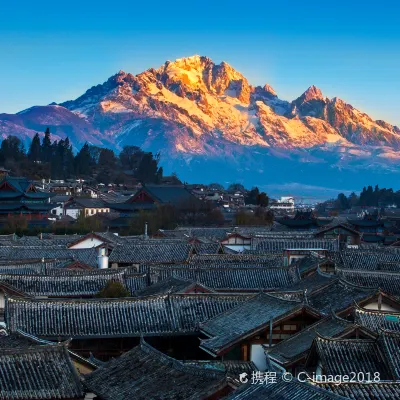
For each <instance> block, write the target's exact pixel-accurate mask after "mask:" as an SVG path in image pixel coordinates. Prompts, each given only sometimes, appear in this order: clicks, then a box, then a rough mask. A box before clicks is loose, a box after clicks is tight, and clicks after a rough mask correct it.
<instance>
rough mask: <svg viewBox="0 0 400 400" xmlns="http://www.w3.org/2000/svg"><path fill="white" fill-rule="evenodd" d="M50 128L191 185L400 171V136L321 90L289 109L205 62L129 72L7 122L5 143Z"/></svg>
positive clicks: (2, 125) (268, 92)
mask: <svg viewBox="0 0 400 400" xmlns="http://www.w3.org/2000/svg"><path fill="white" fill-rule="evenodd" d="M48 125H50V126H51V127H52V129H53V131H55V133H56V134H57V135H59V136H62V137H63V136H65V135H69V136H70V138H71V140H72V142H73V143H74V144H75V145H76V146H78V145H80V144H82V143H83V142H85V141H89V142H90V143H93V144H96V145H110V144H111V145H112V146H113V147H114V148H116V149H121V148H122V147H123V146H124V145H127V144H133V145H139V146H141V147H143V148H144V149H147V150H151V151H161V154H162V159H163V162H164V163H165V164H166V165H167V166H168V167H169V168H170V169H171V170H172V169H175V170H176V171H177V172H178V173H181V174H182V173H183V174H184V179H188V180H193V178H195V179H199V178H203V177H204V171H205V170H207V168H209V166H214V167H217V168H220V173H223V171H226V173H225V174H224V177H225V176H226V177H227V178H228V177H229V176H238V177H243V179H246V180H249V179H250V178H249V177H251V176H252V175H254V174H262V173H265V171H267V170H269V169H270V168H273V165H281V167H280V168H281V169H284V170H286V165H285V164H282V163H285V162H288V160H290V164H291V165H292V166H298V167H299V168H296V172H295V173H294V174H293V176H295V177H297V178H296V179H302V180H306V179H313V178H312V177H310V176H308V177H307V176H305V174H303V175H304V176H302V173H301V171H302V170H304V168H306V169H307V170H309V167H308V164H309V165H310V167H311V166H314V167H315V165H319V167H318V169H321V168H322V169H321V171H322V170H324V171H328V170H329V171H328V172H329V173H328V172H325V175H326V176H328V175H329V176H330V173H331V172H332V171H330V170H334V171H336V174H337V172H338V171H340V170H341V169H343V168H344V169H346V170H351V171H354V170H357V171H366V170H368V171H369V172H371V171H378V172H377V173H379V174H382V173H386V172H387V171H392V172H393V171H397V160H398V158H399V156H400V153H399V150H400V129H399V128H397V127H395V126H392V125H390V124H388V123H386V122H384V121H374V120H372V119H371V118H370V117H369V116H368V115H366V114H364V113H362V112H360V111H358V110H356V109H355V108H354V107H352V106H351V105H350V104H347V103H345V102H344V101H342V100H340V99H338V98H334V99H328V98H326V97H324V96H323V94H322V92H321V91H320V90H319V89H318V88H316V87H315V86H311V87H310V88H309V89H308V90H307V91H306V92H304V93H303V94H302V95H301V96H300V97H298V98H297V99H296V100H294V101H292V102H287V101H284V100H281V99H279V98H278V97H277V94H276V93H275V91H274V90H273V89H272V88H271V86H269V85H268V84H265V85H264V86H262V87H261V86H257V87H254V86H252V85H250V84H249V82H248V81H247V79H246V78H245V77H244V76H243V75H242V74H241V73H239V72H238V71H236V70H235V69H233V68H232V67H231V66H230V65H229V64H227V63H225V62H222V63H221V64H215V63H214V62H213V61H212V60H211V59H209V58H207V57H200V56H193V57H188V58H182V59H178V60H176V61H174V62H170V61H167V62H166V63H165V64H164V65H162V66H161V67H159V68H158V69H153V68H151V69H149V70H147V71H144V72H143V73H140V74H138V75H136V76H134V75H132V74H129V73H126V72H123V71H120V72H119V73H117V74H116V75H114V76H112V77H111V78H109V79H108V80H107V81H106V82H105V83H103V84H101V85H97V86H95V87H92V88H91V89H89V90H88V91H87V92H86V93H84V94H83V95H82V96H80V97H79V98H77V99H76V100H72V101H67V102H65V103H62V104H61V105H59V106H46V107H33V108H31V109H28V110H26V111H24V112H22V113H19V114H16V115H14V116H10V115H5V114H3V115H0V134H2V135H3V136H4V135H8V134H21V135H22V136H32V132H35V130H42V131H43V130H44V129H43V128H45V127H46V126H48ZM18 127H21V130H20V131H18ZM273 160H275V161H274V162H275V164H273V163H272V164H271V162H272V161H273ZM282 160H284V161H282ZM285 160H286V161H285ZM211 170H213V171H214V172H215V169H214V168H211ZM196 171H197V172H196ZM199 171H201V172H200V173H199ZM285 174H286V175H288V172H285ZM307 174H308V172H307ZM278 175H279V176H280V174H279V173H278V174H277V175H276V176H278ZM286 175H283V176H282V177H281V178H282V179H291V177H287V176H286ZM298 176H299V178H298ZM332 176H334V174H333V175H332ZM231 179H233V178H231ZM251 179H252V180H253V181H255V179H256V178H255V177H254V176H252V178H251ZM258 179H260V178H258ZM319 180H321V179H319Z"/></svg>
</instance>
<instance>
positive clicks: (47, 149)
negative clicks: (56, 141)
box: [42, 128, 53, 162]
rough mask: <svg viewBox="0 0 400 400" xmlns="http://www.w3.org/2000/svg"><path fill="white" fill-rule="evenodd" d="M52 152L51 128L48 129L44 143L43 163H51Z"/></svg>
mask: <svg viewBox="0 0 400 400" xmlns="http://www.w3.org/2000/svg"><path fill="white" fill-rule="evenodd" d="M52 150H53V148H52V145H51V134H50V128H47V129H46V132H45V133H44V138H43V142H42V162H50V160H51V155H52Z"/></svg>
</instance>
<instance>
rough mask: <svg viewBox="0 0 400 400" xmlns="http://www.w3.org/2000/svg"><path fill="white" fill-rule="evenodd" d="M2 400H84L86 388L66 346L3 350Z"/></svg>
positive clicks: (0, 364) (0, 372) (0, 357)
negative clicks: (83, 386)
mask: <svg viewBox="0 0 400 400" xmlns="http://www.w3.org/2000/svg"><path fill="white" fill-rule="evenodd" d="M0 376H1V378H0V381H1V390H0V399H5V400H17V399H18V400H26V399H38V400H39V399H50V400H52V399H68V400H71V399H81V398H82V397H83V388H82V385H81V382H80V380H79V377H78V375H77V372H76V371H75V369H74V367H73V365H72V362H71V360H70V358H69V355H68V352H67V349H66V348H65V346H64V345H49V346H36V347H34V348H22V349H15V348H11V349H4V348H1V349H0Z"/></svg>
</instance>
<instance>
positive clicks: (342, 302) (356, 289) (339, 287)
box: [308, 279, 378, 314]
mask: <svg viewBox="0 0 400 400" xmlns="http://www.w3.org/2000/svg"><path fill="white" fill-rule="evenodd" d="M377 291H378V288H376V289H375V288H364V287H360V286H356V285H353V284H351V283H347V282H344V281H341V280H336V279H335V280H334V281H333V282H332V283H330V284H328V285H326V286H323V287H321V288H318V289H316V290H314V291H313V292H312V293H311V294H310V295H309V296H308V301H309V304H310V305H312V306H313V307H314V308H316V309H317V310H319V311H320V312H321V313H324V314H330V313H331V311H332V310H333V311H336V312H340V311H344V310H346V309H347V308H350V307H352V306H353V304H354V301H361V300H363V299H365V298H369V297H371V296H373V295H375V294H376V293H377Z"/></svg>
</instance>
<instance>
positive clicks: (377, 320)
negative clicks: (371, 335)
mask: <svg viewBox="0 0 400 400" xmlns="http://www.w3.org/2000/svg"><path fill="white" fill-rule="evenodd" d="M354 321H355V322H356V323H357V324H359V325H362V326H365V327H367V328H368V329H370V330H372V331H375V332H379V331H380V330H382V329H385V330H390V331H396V332H400V313H397V312H392V311H378V310H367V309H365V308H362V307H360V306H358V305H356V306H355V308H354Z"/></svg>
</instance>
